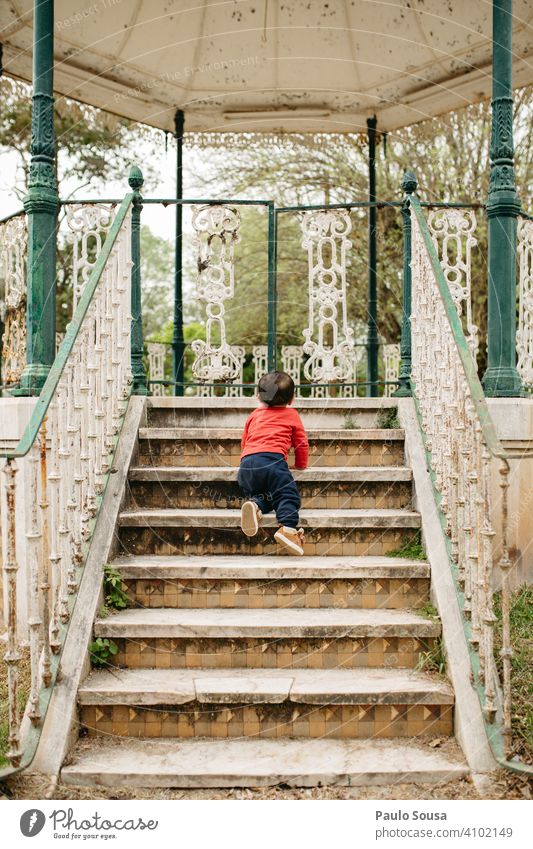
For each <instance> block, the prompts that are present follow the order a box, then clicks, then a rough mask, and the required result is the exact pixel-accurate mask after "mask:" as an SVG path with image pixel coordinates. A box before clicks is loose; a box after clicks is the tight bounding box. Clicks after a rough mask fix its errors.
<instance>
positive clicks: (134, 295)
mask: <svg viewBox="0 0 533 849" xmlns="http://www.w3.org/2000/svg"><path fill="white" fill-rule="evenodd" d="M128 183H129V185H130V187H131V189H132V190H133V202H132V210H131V259H132V267H131V374H132V379H133V385H132V390H131V391H132V395H148V394H149V393H148V385H147V382H146V371H145V368H144V364H143V325H142V305H141V210H142V194H141V187H142V185H143V183H144V178H143V175H142V171H141V169H140V168H138V167H137V166H136V165H134V166H133V168H132V169H131V171H130V175H129V178H128Z"/></svg>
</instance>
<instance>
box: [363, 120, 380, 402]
mask: <svg viewBox="0 0 533 849" xmlns="http://www.w3.org/2000/svg"><path fill="white" fill-rule="evenodd" d="M366 125H367V128H368V181H369V189H368V200H369V201H370V206H369V208H368V342H367V344H368V365H367V380H368V383H369V387H368V389H369V391H368V392H367V394H369V395H370V396H371V397H372V398H376V397H377V394H378V378H379V374H378V350H379V338H378V293H377V285H378V276H377V253H378V245H377V208H376V205H375V201H376V126H377V118H376V117H375V116H374V117H373V118H368V120H367V122H366Z"/></svg>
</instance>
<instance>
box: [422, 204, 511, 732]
mask: <svg viewBox="0 0 533 849" xmlns="http://www.w3.org/2000/svg"><path fill="white" fill-rule="evenodd" d="M412 211H413V214H412V314H411V324H412V382H413V386H414V392H415V397H416V401H417V404H418V407H419V411H420V416H421V420H422V427H423V431H424V434H425V439H426V447H427V449H428V450H429V452H430V454H431V468H432V471H433V473H434V475H435V486H436V488H437V490H438V491H439V492H440V495H441V502H440V507H441V510H442V512H443V514H444V516H445V518H446V522H447V534H448V536H449V538H450V549H451V557H452V560H453V561H454V562H455V563H456V565H457V570H458V580H459V586H460V588H461V590H462V592H463V593H464V615H465V617H466V618H467V620H468V622H469V628H470V642H471V646H472V650H473V651H474V652H475V653H476V655H477V659H478V662H479V677H478V682H479V685H480V686H481V687H482V691H483V697H482V703H483V708H484V712H485V715H486V717H487V720H488V721H491V722H492V721H493V720H494V717H495V713H496V709H497V698H496V695H497V688H498V681H497V672H496V664H495V659H494V654H493V626H494V622H495V619H496V617H495V615H494V606H493V590H492V573H493V563H494V553H493V538H494V533H495V532H494V529H493V526H492V521H491V516H492V512H491V503H490V475H491V460H492V459H493V458H494V457H499V458H500V461H499V462H500V470H501V480H500V484H501V488H502V499H503V510H502V514H503V517H504V518H503V528H502V539H501V542H502V555H501V558H500V561H499V566H500V568H501V569H502V575H503V582H502V586H503V590H502V592H503V618H504V622H503V651H502V657H503V667H504V681H503V691H504V720H505V723H504V734H505V735H506V739H507V740H509V739H510V731H511V724H510V723H511V711H510V705H511V702H510V699H511V689H510V674H511V667H510V663H511V660H510V659H511V654H512V652H511V645H510V642H509V619H508V617H509V589H508V582H507V574H508V569H509V566H510V561H509V557H508V553H507V489H508V485H509V484H508V472H509V465H508V463H507V461H506V459H505V455H504V452H503V449H502V447H501V445H500V443H499V442H498V440H497V437H496V434H495V431H494V428H493V425H492V421H491V419H490V415H489V412H488V409H487V406H486V404H485V400H484V395H483V390H482V388H481V385H480V383H479V380H478V377H477V370H476V364H475V361H474V359H473V357H472V349H471V347H470V346H469V345H468V343H467V340H466V339H465V337H464V334H463V331H462V328H461V324H460V320H458V317H457V314H456V309H457V300H456V299H455V298H453V299H452V296H451V293H450V291H449V288H448V285H447V281H446V280H445V277H444V275H443V274H442V273H441V268H440V267H439V265H438V261H437V257H435V256H434V257H433V258H432V257H431V254H430V248H432V247H433V246H432V245H431V236H430V232H429V230H428V228H427V225H426V222H425V220H424V217H423V214H422V212H421V209H420V206H419V205H418V202H417V201H416V200H413V203H412Z"/></svg>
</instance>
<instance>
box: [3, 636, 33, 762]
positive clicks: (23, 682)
mask: <svg viewBox="0 0 533 849" xmlns="http://www.w3.org/2000/svg"><path fill="white" fill-rule="evenodd" d="M20 653H21V659H20V663H19V664H18V665H17V669H18V674H19V682H18V687H19V689H18V696H17V701H18V705H17V707H18V715H19V719H22V715H23V713H24V710H25V708H26V702H27V701H28V696H29V693H30V683H31V668H30V652H29V649H28V648H26V647H23V648H21V649H20ZM6 654H7V646H6V645H4V646H3V647H2V649H1V651H0V767H5V766H10V761H9V760H8V759H7V758H6V757H5V753H6V752H7V750H8V743H9V740H8V738H9V701H8V686H7V673H8V667H7V663H6V662H5V655H6Z"/></svg>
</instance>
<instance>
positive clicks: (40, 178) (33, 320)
mask: <svg viewBox="0 0 533 849" xmlns="http://www.w3.org/2000/svg"><path fill="white" fill-rule="evenodd" d="M33 8H34V11H33V95H32V119H31V121H32V138H31V163H30V177H29V182H28V194H27V196H26V197H25V198H24V209H25V210H26V212H27V213H28V263H27V280H28V287H27V311H26V326H27V343H26V366H25V368H24V371H23V372H22V375H21V378H20V385H19V386H18V387H17V388H15V389H12V390H11V394H13V395H39V393H40V391H41V389H42V387H43V385H44V382H45V380H46V377H47V375H48V372H49V371H50V367H51V365H52V363H53V362H54V358H55V338H56V332H55V325H56V228H57V211H58V209H59V197H58V192H57V179H56V168H55V156H56V145H55V132H54V91H53V84H54V0H34V4H33Z"/></svg>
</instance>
